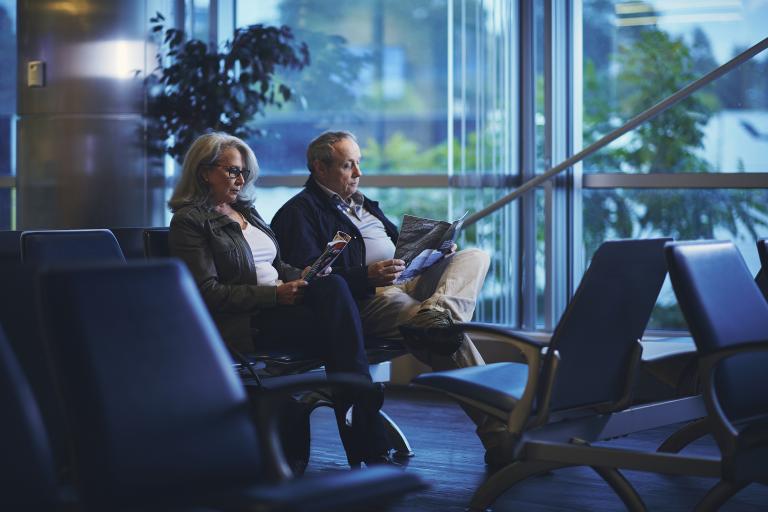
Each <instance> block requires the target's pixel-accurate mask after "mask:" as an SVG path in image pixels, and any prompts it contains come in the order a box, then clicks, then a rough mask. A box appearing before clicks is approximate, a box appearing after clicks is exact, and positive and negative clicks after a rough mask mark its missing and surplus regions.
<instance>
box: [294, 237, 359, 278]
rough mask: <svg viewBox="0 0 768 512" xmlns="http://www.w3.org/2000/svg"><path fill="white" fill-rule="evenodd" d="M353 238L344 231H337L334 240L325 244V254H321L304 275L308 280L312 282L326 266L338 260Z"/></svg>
mask: <svg viewBox="0 0 768 512" xmlns="http://www.w3.org/2000/svg"><path fill="white" fill-rule="evenodd" d="M350 240H352V237H351V236H349V235H348V234H346V233H344V232H343V231H337V232H336V236H334V237H333V240H331V241H330V242H328V243H327V244H326V246H325V250H324V251H323V254H321V255H320V256H319V257H318V258H317V259H316V260H315V262H314V263H313V264H312V265H311V266H310V267H309V271H308V272H307V274H306V275H305V276H304V280H305V281H306V282H310V281H312V280H313V279H315V278H316V277H317V276H318V275H320V274H322V273H323V272H324V271H325V269H326V268H328V267H330V266H331V264H332V263H333V262H334V261H336V258H338V257H339V254H341V251H343V250H344V248H345V247H346V246H347V243H348V242H349V241H350Z"/></svg>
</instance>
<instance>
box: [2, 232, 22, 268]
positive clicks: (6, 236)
mask: <svg viewBox="0 0 768 512" xmlns="http://www.w3.org/2000/svg"><path fill="white" fill-rule="evenodd" d="M20 238H21V231H0V263H2V264H6V263H19V262H20V261H21V243H20V241H19V239H20Z"/></svg>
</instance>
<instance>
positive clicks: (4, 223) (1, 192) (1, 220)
mask: <svg viewBox="0 0 768 512" xmlns="http://www.w3.org/2000/svg"><path fill="white" fill-rule="evenodd" d="M0 229H16V189H12V188H5V189H0Z"/></svg>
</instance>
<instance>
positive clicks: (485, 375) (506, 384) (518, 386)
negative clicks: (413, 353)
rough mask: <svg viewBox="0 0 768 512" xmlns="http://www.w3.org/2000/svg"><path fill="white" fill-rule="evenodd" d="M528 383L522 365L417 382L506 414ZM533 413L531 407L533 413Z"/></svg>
mask: <svg viewBox="0 0 768 512" xmlns="http://www.w3.org/2000/svg"><path fill="white" fill-rule="evenodd" d="M527 381H528V365H526V364H521V363H491V364H488V365H485V366H470V367H468V368H460V369H458V370H452V371H451V372H450V375H446V374H445V373H440V372H435V373H429V374H425V375H423V376H421V377H419V378H418V379H416V382H418V383H419V384H420V385H425V386H431V387H434V388H439V389H441V390H442V391H444V392H446V393H452V394H457V395H461V396H465V397H467V398H470V399H473V400H477V401H480V402H484V403H487V404H488V405H491V406H492V407H495V408H497V409H499V410H501V411H505V412H510V411H512V409H514V408H515V406H516V405H517V403H518V401H519V400H520V398H521V397H522V396H523V392H524V391H525V385H526V383H527ZM535 409H536V407H535V404H534V407H533V408H532V412H535Z"/></svg>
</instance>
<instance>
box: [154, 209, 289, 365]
mask: <svg viewBox="0 0 768 512" xmlns="http://www.w3.org/2000/svg"><path fill="white" fill-rule="evenodd" d="M238 211H240V213H242V214H243V216H244V217H245V219H246V220H247V221H248V222H249V223H250V224H251V225H252V226H255V227H256V228H258V229H261V230H262V231H263V232H264V233H266V234H267V235H268V236H269V237H270V238H271V239H272V241H274V242H275V246H276V247H277V257H276V258H275V260H274V261H273V262H272V265H273V266H274V267H275V269H277V273H278V278H279V279H282V280H283V281H292V280H294V279H299V278H300V277H301V270H300V269H297V268H294V267H292V266H290V265H288V264H286V263H283V261H282V260H281V259H280V247H279V246H278V245H277V240H276V238H275V235H274V234H273V233H272V231H271V230H270V229H269V227H268V226H267V224H266V223H265V222H264V221H263V220H262V218H261V217H260V216H259V214H258V213H257V212H256V210H255V209H253V208H250V209H242V210H238ZM169 243H170V251H171V255H172V256H175V257H177V258H180V259H181V260H183V261H184V263H186V264H187V267H189V270H190V272H191V273H192V276H193V277H194V278H195V281H196V282H197V286H198V288H199V289H200V293H201V294H202V296H203V299H204V300H205V304H206V305H207V306H208V310H209V311H210V312H211V315H212V316H213V320H214V321H215V322H216V325H217V326H218V328H219V332H220V333H221V336H222V338H224V340H225V341H226V342H227V344H228V345H230V346H231V347H233V348H236V349H238V350H241V351H245V352H248V351H252V350H253V339H252V334H251V317H252V316H253V315H255V314H259V312H260V311H262V310H264V309H267V308H271V307H274V306H275V305H276V304H277V295H276V290H277V287H276V286H261V285H259V284H258V283H257V282H256V267H255V265H254V262H253V254H252V252H251V248H250V246H249V245H248V242H246V240H245V237H244V236H243V232H242V230H241V229H240V225H239V224H238V223H237V222H235V221H233V220H232V219H231V218H229V217H228V216H227V215H223V214H221V213H219V212H217V211H215V210H212V209H210V208H209V207H206V206H185V207H183V208H181V209H179V210H178V211H177V212H176V213H174V215H173V219H171V229H170V237H169Z"/></svg>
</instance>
